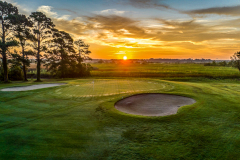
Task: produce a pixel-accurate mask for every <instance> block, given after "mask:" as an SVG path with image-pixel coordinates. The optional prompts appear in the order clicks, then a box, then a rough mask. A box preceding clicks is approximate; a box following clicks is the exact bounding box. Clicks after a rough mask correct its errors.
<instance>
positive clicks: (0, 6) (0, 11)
mask: <svg viewBox="0 0 240 160" xmlns="http://www.w3.org/2000/svg"><path fill="white" fill-rule="evenodd" d="M17 14H18V9H17V7H15V6H13V5H12V4H11V3H7V2H2V1H0V21H1V33H0V35H1V41H0V49H1V55H2V66H3V72H4V82H8V66H7V50H8V48H9V47H12V46H17V45H18V44H17V42H16V41H15V40H13V37H12V32H13V30H12V29H13V24H11V19H12V18H14V17H15V16H17Z"/></svg>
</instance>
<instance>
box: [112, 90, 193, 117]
mask: <svg viewBox="0 0 240 160" xmlns="http://www.w3.org/2000/svg"><path fill="white" fill-rule="evenodd" d="M144 95H161V96H169V97H170V98H173V99H174V98H176V97H177V98H178V97H179V98H180V99H184V100H188V102H186V103H183V102H181V105H179V104H177V105H176V104H175V106H174V107H175V109H174V110H175V111H173V112H172V111H171V112H170V113H169V112H168V113H161V114H158V113H157V114H144V113H139V112H134V111H131V110H130V111H129V110H126V108H121V107H119V106H117V104H118V103H120V102H121V101H124V100H126V99H129V98H131V97H137V96H144ZM168 100H169V99H168ZM178 100H179V99H178ZM174 101H175V103H176V99H174ZM196 102H197V101H196V100H195V99H193V98H190V97H187V96H182V95H175V94H167V93H166V94H165V93H140V94H134V95H131V96H128V97H124V98H123V99H119V100H118V101H117V102H115V103H114V108H115V109H116V110H118V111H119V112H121V113H124V114H128V115H135V116H144V117H146V116H147V117H161V116H168V115H175V114H177V111H178V109H179V108H180V107H183V106H188V105H192V104H195V103H196ZM130 103H131V102H130ZM127 104H128V103H126V105H127ZM165 105H166V104H165ZM171 105H173V103H172V104H171ZM165 107H166V106H165ZM171 107H172V106H170V107H169V106H167V108H168V109H170V110H171ZM119 108H121V109H119ZM144 108H145V107H144ZM150 108H151V107H150ZM157 108H160V107H157ZM157 108H155V109H157ZM145 109H146V108H145Z"/></svg>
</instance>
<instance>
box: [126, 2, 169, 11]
mask: <svg viewBox="0 0 240 160" xmlns="http://www.w3.org/2000/svg"><path fill="white" fill-rule="evenodd" d="M127 4H129V5H132V6H134V7H138V8H165V9H171V7H169V6H168V5H165V4H162V3H161V1H158V0H128V1H127Z"/></svg>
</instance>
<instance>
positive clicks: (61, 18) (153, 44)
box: [6, 0, 240, 59]
mask: <svg viewBox="0 0 240 160" xmlns="http://www.w3.org/2000/svg"><path fill="white" fill-rule="evenodd" d="M6 1H7V2H9V3H12V4H13V5H15V6H17V7H18V10H19V13H20V14H25V15H30V14H31V12H35V11H40V12H43V13H45V14H46V15H47V16H48V17H49V18H51V19H52V21H53V22H54V24H55V25H56V28H58V29H59V30H63V31H66V32H68V33H69V34H70V35H71V36H72V37H73V38H74V39H75V40H77V39H83V40H84V42H85V43H86V44H89V45H90V48H89V50H90V51H91V52H92V53H91V55H90V57H91V58H94V59H100V58H101V59H122V58H123V57H124V56H127V57H128V59H148V58H172V59H173V58H178V59H185V58H193V59H197V58H205V59H230V57H231V56H232V55H233V54H234V53H235V52H237V51H239V48H240V0H228V1H227V0H194V1H193V0H181V1H180V0H31V1H29V0H6Z"/></svg>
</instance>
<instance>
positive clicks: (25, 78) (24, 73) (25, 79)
mask: <svg viewBox="0 0 240 160" xmlns="http://www.w3.org/2000/svg"><path fill="white" fill-rule="evenodd" d="M22 56H23V59H25V51H24V46H22ZM23 75H24V79H23V80H24V81H28V80H27V73H26V65H25V63H24V62H23Z"/></svg>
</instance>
